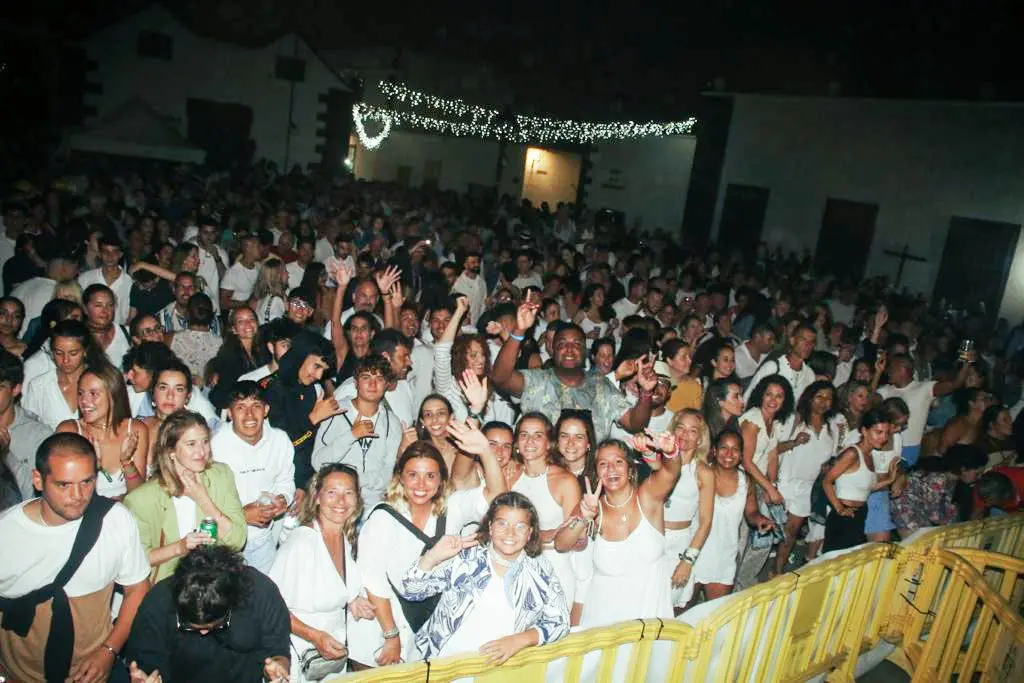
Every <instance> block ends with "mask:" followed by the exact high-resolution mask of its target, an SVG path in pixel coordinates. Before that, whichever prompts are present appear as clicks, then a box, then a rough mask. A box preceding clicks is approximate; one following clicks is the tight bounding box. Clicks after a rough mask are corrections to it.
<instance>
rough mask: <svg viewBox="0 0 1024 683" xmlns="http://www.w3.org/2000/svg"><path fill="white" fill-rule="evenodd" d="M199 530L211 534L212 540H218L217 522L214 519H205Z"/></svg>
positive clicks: (200, 523)
mask: <svg viewBox="0 0 1024 683" xmlns="http://www.w3.org/2000/svg"><path fill="white" fill-rule="evenodd" d="M199 530H200V531H205V532H206V533H208V534H210V536H211V537H212V538H217V520H215V519H214V518H213V517H203V521H201V522H199Z"/></svg>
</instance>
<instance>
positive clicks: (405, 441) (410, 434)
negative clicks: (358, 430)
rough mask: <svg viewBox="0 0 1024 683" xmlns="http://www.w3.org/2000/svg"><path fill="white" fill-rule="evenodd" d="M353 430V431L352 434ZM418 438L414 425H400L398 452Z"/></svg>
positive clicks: (401, 451) (403, 450) (402, 451)
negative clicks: (400, 439)
mask: <svg viewBox="0 0 1024 683" xmlns="http://www.w3.org/2000/svg"><path fill="white" fill-rule="evenodd" d="M354 433H355V432H354V431H353V434H354ZM419 440H420V435H419V433H418V432H417V431H416V428H415V427H406V426H404V425H403V426H402V443H400V444H399V446H398V452H399V453H404V452H405V449H406V448H408V447H409V446H411V445H413V444H414V443H416V442H417V441H419Z"/></svg>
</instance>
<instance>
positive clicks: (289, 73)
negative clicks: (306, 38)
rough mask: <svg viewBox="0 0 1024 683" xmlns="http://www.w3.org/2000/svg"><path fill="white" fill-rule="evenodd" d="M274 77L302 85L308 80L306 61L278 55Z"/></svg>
mask: <svg viewBox="0 0 1024 683" xmlns="http://www.w3.org/2000/svg"><path fill="white" fill-rule="evenodd" d="M274 75H275V76H276V77H277V78H280V79H281V80H283V81H291V82H293V83H302V82H303V81H304V80H306V60H305V59H298V58H296V57H282V56H281V55H278V56H277V65H276V67H275V68H274Z"/></svg>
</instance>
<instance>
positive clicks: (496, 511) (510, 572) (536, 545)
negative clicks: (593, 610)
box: [398, 491, 569, 666]
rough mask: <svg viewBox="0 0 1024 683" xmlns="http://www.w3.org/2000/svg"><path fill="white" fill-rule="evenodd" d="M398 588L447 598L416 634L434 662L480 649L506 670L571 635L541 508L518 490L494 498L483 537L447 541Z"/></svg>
mask: <svg viewBox="0 0 1024 683" xmlns="http://www.w3.org/2000/svg"><path fill="white" fill-rule="evenodd" d="M398 590H399V592H400V593H402V594H403V595H404V596H405V597H406V598H408V599H410V600H423V599H426V598H430V597H433V596H435V595H440V600H439V602H438V606H437V609H436V610H434V613H433V614H432V615H431V617H430V620H429V621H427V623H426V625H425V626H424V627H423V628H422V629H421V630H420V631H419V633H417V635H416V643H417V646H418V647H419V650H420V652H422V653H423V656H424V657H425V658H426V659H433V658H435V657H444V656H448V655H455V654H460V653H469V652H473V653H479V654H480V655H481V656H483V657H486V658H487V661H488V663H489V664H490V665H492V666H500V665H501V664H504V663H505V662H506V661H507V660H508V659H509V658H510V657H512V656H513V655H514V654H516V653H517V652H519V651H520V650H523V649H524V648H527V647H531V646H537V645H545V644H547V643H552V642H555V641H556V640H558V639H560V638H562V637H564V636H565V635H566V634H568V633H569V611H568V609H567V607H566V604H565V599H564V597H563V596H562V587H561V585H560V584H559V582H558V578H557V577H556V576H555V572H554V570H553V569H552V567H551V563H550V562H548V561H547V559H546V558H545V557H544V555H543V554H542V552H541V539H540V520H539V518H538V515H537V509H536V508H535V507H534V506H533V504H532V503H531V502H530V500H529V499H528V498H527V497H526V496H523V495H522V494H519V493H516V492H514V491H509V492H507V493H502V494H501V495H499V496H497V497H495V498H494V500H492V501H491V504H490V507H489V508H488V510H487V514H485V515H484V518H483V521H482V522H481V524H480V534H479V535H478V537H475V538H474V537H464V536H455V535H449V536H445V537H444V538H442V539H441V540H440V541H438V543H437V544H436V545H435V546H434V547H433V548H431V549H430V550H428V551H427V552H426V553H425V554H424V555H423V556H422V557H421V558H420V559H419V561H418V562H417V563H416V564H414V565H413V566H412V568H410V569H409V571H408V572H407V573H406V574H405V576H404V577H403V578H402V582H401V584H400V585H399V586H398Z"/></svg>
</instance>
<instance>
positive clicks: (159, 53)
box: [135, 31, 174, 62]
mask: <svg viewBox="0 0 1024 683" xmlns="http://www.w3.org/2000/svg"><path fill="white" fill-rule="evenodd" d="M135 52H136V53H137V54H138V55H139V56H140V57H149V58H150V59H162V60H164V61H165V62H169V61H171V60H172V59H174V39H173V38H171V37H170V36H169V35H167V34H166V33H158V32H156V31H139V38H138V42H137V43H136V46H135Z"/></svg>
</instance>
